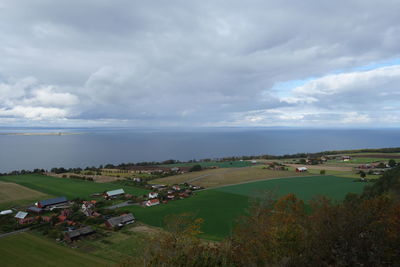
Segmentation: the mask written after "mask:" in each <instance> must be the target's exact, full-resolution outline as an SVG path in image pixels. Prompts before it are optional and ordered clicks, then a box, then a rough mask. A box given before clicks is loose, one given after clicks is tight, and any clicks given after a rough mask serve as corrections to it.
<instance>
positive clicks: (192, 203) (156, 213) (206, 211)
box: [128, 190, 248, 240]
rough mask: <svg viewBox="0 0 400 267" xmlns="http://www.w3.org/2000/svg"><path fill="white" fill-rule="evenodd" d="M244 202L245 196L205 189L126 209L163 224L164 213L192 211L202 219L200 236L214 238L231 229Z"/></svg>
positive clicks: (146, 221)
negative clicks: (172, 198) (193, 194)
mask: <svg viewBox="0 0 400 267" xmlns="http://www.w3.org/2000/svg"><path fill="white" fill-rule="evenodd" d="M247 206H248V197H246V196H241V195H237V194H230V193H225V192H219V191H213V190H206V191H201V192H198V193H197V194H196V195H195V196H193V197H191V198H188V199H184V200H175V201H171V202H169V203H168V204H161V205H158V206H154V207H139V206H130V207H128V209H129V210H130V211H132V212H133V213H134V214H135V217H137V218H138V220H140V221H142V222H144V223H147V224H149V225H153V226H157V227H163V226H164V225H163V223H164V217H165V216H167V215H170V214H182V213H193V214H195V215H196V216H197V217H199V218H203V219H204V225H203V227H202V231H203V232H204V234H203V235H202V236H203V237H204V238H208V239H214V240H216V239H220V238H222V237H225V236H227V235H228V234H229V233H230V232H231V230H232V226H233V224H234V221H235V218H237V217H238V216H239V215H240V214H243V213H244V212H245V210H246V208H247Z"/></svg>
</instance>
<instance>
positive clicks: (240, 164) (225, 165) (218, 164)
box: [161, 160, 251, 168]
mask: <svg viewBox="0 0 400 267" xmlns="http://www.w3.org/2000/svg"><path fill="white" fill-rule="evenodd" d="M197 164H199V165H201V167H202V168H210V167H213V166H216V167H218V168H241V167H248V166H251V162H250V161H245V160H244V161H239V160H238V161H221V162H218V161H210V162H195V163H176V164H166V165H161V166H164V167H171V168H172V167H179V166H182V167H183V166H194V165H197Z"/></svg>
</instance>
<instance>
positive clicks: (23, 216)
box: [14, 211, 35, 224]
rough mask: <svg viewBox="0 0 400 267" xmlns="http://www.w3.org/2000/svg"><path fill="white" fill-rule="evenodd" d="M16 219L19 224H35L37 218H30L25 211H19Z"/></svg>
mask: <svg viewBox="0 0 400 267" xmlns="http://www.w3.org/2000/svg"><path fill="white" fill-rule="evenodd" d="M14 218H15V219H17V221H18V223H19V224H26V223H33V222H34V221H35V218H33V217H28V213H27V212H24V211H19V212H18V213H17V214H16V215H15V216H14Z"/></svg>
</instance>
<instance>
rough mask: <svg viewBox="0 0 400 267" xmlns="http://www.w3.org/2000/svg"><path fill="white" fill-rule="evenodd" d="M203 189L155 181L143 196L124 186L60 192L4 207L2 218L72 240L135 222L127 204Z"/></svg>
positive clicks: (6, 223) (7, 222) (14, 227)
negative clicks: (73, 195)
mask: <svg viewBox="0 0 400 267" xmlns="http://www.w3.org/2000/svg"><path fill="white" fill-rule="evenodd" d="M199 189H201V188H200V187H197V186H194V185H190V184H181V185H172V186H166V185H153V186H152V192H149V193H148V194H147V195H143V196H139V197H136V196H133V195H131V194H127V193H125V191H124V189H122V188H121V189H116V190H111V191H107V192H104V193H95V194H92V195H91V200H83V199H74V200H68V199H67V198H66V197H64V196H60V197H56V198H51V199H45V200H41V201H38V202H36V203H34V204H32V205H28V206H24V207H19V208H14V209H9V210H3V211H1V212H0V219H3V220H2V225H3V227H4V226H6V227H7V226H8V227H9V232H11V231H15V230H17V231H24V230H27V229H30V228H33V229H37V230H38V231H40V232H42V233H43V234H45V235H49V236H50V237H54V238H56V239H58V240H60V241H61V240H64V241H66V242H72V241H74V240H77V239H79V238H82V237H84V236H89V235H92V234H95V233H96V232H99V231H100V232H101V231H103V230H107V229H108V230H117V229H119V228H121V227H123V226H124V225H127V224H132V223H134V222H135V220H136V218H135V216H134V215H133V214H132V213H130V212H126V211H124V210H123V208H124V207H127V206H131V205H138V206H143V207H144V208H146V207H151V206H155V205H159V204H167V203H168V202H169V201H173V200H178V199H184V198H188V197H190V196H192V195H193V191H195V190H199ZM2 217H3V218H2ZM5 218H6V219H8V220H6V219H5Z"/></svg>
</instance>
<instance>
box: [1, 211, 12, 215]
mask: <svg viewBox="0 0 400 267" xmlns="http://www.w3.org/2000/svg"><path fill="white" fill-rule="evenodd" d="M11 213H13V211H12V210H3V211H1V212H0V215H7V214H11Z"/></svg>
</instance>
